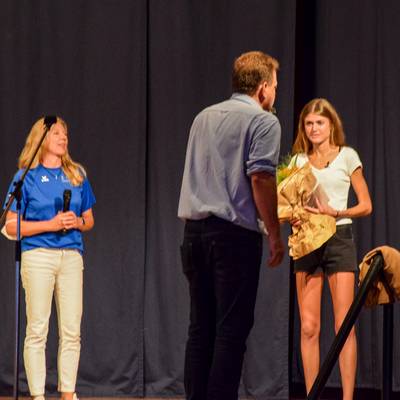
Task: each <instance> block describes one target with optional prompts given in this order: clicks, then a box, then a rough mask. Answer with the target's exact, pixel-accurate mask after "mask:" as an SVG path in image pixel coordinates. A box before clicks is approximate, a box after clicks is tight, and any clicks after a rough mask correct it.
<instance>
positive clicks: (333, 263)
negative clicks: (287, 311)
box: [291, 99, 372, 400]
mask: <svg viewBox="0 0 400 400" xmlns="http://www.w3.org/2000/svg"><path fill="white" fill-rule="evenodd" d="M293 153H294V154H296V156H295V158H294V160H295V162H296V165H297V166H302V165H304V164H305V163H306V162H309V163H310V164H311V167H312V171H313V173H314V175H315V176H316V178H317V180H318V183H319V184H320V185H321V187H322V188H323V189H324V191H325V193H326V194H327V196H328V198H329V201H327V202H325V203H323V204H322V203H321V202H319V201H318V200H317V201H316V203H317V204H316V207H315V208H314V207H306V209H307V210H308V211H309V212H312V213H316V214H327V215H330V216H332V217H334V218H336V225H337V231H336V234H335V235H334V236H333V237H332V238H331V239H329V240H328V242H326V243H325V244H324V245H322V246H321V247H320V248H319V249H317V250H315V251H313V252H312V253H311V254H308V255H306V256H304V257H302V258H300V259H298V260H296V261H295V263H294V270H295V273H296V287H297V298H298V303H299V310H300V320H301V355H302V360H303V368H304V378H305V383H306V389H307V393H308V392H309V391H310V390H311V387H312V385H313V383H314V380H315V378H316V376H317V374H318V371H319V364H320V352H319V334H320V325H321V323H320V320H321V316H320V312H321V295H322V286H323V282H324V275H326V276H327V279H328V283H329V288H330V292H331V296H332V303H333V311H334V317H335V331H336V332H337V331H338V330H339V328H340V326H341V324H342V322H343V320H344V318H345V316H346V314H347V311H348V309H349V307H350V305H351V303H352V301H353V297H354V284H355V274H354V272H355V271H356V269H357V259H356V250H355V246H354V241H353V234H352V229H351V219H352V218H355V217H362V216H365V215H368V214H370V213H371V211H372V204H371V199H370V196H369V193H368V187H367V184H366V182H365V179H364V176H363V172H362V164H361V161H360V159H359V157H358V154H357V153H356V151H355V150H353V149H352V148H350V147H347V146H346V143H345V137H344V132H343V127H342V122H341V120H340V117H339V115H338V114H337V112H336V110H335V109H334V107H333V106H332V105H331V104H330V103H329V102H328V101H327V100H325V99H314V100H312V101H310V102H309V103H307V104H306V105H305V106H304V108H303V110H302V112H301V114H300V119H299V125H298V129H297V137H296V140H295V143H294V145H293ZM350 185H351V186H352V188H353V190H354V192H355V194H356V197H357V204H356V205H355V206H353V207H350V208H347V200H348V193H349V189H350ZM291 223H292V225H297V224H300V223H301V222H300V221H299V220H292V221H291ZM356 365H357V343H356V336H355V331H354V328H353V329H352V330H351V332H350V334H349V337H348V339H347V341H346V343H345V345H344V347H343V350H342V352H341V354H340V357H339V366H340V374H341V378H342V387H343V399H344V400H349V399H352V398H353V392H354V383H355V374H356Z"/></svg>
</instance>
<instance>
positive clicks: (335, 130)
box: [292, 99, 346, 154]
mask: <svg viewBox="0 0 400 400" xmlns="http://www.w3.org/2000/svg"><path fill="white" fill-rule="evenodd" d="M308 114H317V115H322V116H323V117H326V118H328V119H329V121H330V123H331V135H330V137H329V142H330V144H332V145H335V146H345V145H346V139H345V135H344V130H343V125H342V121H341V119H340V117H339V114H338V113H337V111H336V110H335V108H334V107H333V106H332V104H331V103H329V101H328V100H326V99H313V100H311V101H309V102H308V103H307V104H306V105H305V106H304V107H303V109H302V110H301V113H300V118H299V124H298V126H297V134H296V140H295V142H294V144H293V149H292V153H293V154H296V153H306V154H308V153H309V152H310V151H311V149H312V143H311V142H310V140H309V139H308V138H307V135H306V131H305V127H304V120H305V118H306V117H307V115H308Z"/></svg>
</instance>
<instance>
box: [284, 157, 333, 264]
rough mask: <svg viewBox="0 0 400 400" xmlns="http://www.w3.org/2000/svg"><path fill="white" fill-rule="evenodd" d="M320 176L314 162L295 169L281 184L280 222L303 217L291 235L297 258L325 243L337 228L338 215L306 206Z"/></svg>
mask: <svg viewBox="0 0 400 400" xmlns="http://www.w3.org/2000/svg"><path fill="white" fill-rule="evenodd" d="M316 184H317V180H316V178H315V176H314V174H313V173H312V171H311V165H310V163H306V164H304V166H303V167H301V168H298V169H297V170H295V171H294V172H293V173H292V174H291V175H289V176H288V177H287V178H286V179H284V180H283V181H282V182H281V183H280V184H279V185H278V217H279V220H280V222H284V221H289V220H291V219H300V220H301V224H300V225H299V226H293V227H292V234H291V235H290V236H289V241H288V245H289V255H290V256H291V257H293V259H294V260H297V259H299V258H301V257H303V256H305V255H307V254H309V253H311V252H312V251H314V250H316V249H318V248H319V247H321V246H322V245H323V244H324V243H325V242H326V241H327V240H328V239H329V238H331V237H332V236H333V235H334V234H335V232H336V221H335V218H333V217H331V216H330V215H322V214H313V213H310V212H308V211H306V210H305V209H304V206H306V205H307V204H309V203H310V200H312V196H313V192H314V189H315V187H316Z"/></svg>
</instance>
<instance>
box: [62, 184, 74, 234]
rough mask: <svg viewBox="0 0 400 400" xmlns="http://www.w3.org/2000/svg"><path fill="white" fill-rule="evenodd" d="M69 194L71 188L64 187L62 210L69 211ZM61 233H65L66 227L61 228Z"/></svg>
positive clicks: (70, 193)
mask: <svg viewBox="0 0 400 400" xmlns="http://www.w3.org/2000/svg"><path fill="white" fill-rule="evenodd" d="M71 195H72V192H71V190H69V189H65V190H64V193H63V212H67V211H69V207H70V205H71ZM62 233H63V234H66V233H67V229H66V228H64V229H63V230H62Z"/></svg>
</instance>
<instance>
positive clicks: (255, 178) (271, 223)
mask: <svg viewBox="0 0 400 400" xmlns="http://www.w3.org/2000/svg"><path fill="white" fill-rule="evenodd" d="M250 179H251V187H252V191H253V197H254V202H255V203H256V207H257V210H258V213H259V215H260V217H261V219H262V220H263V222H264V224H265V227H266V228H267V231H268V241H269V246H270V258H269V260H268V263H269V265H270V266H271V267H273V266H276V265H279V264H280V263H281V261H282V258H283V254H284V247H283V243H282V240H281V234H280V226H279V220H278V215H277V195H276V180H275V176H273V175H270V174H268V173H267V172H255V173H253V174H252V175H251V176H250Z"/></svg>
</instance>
